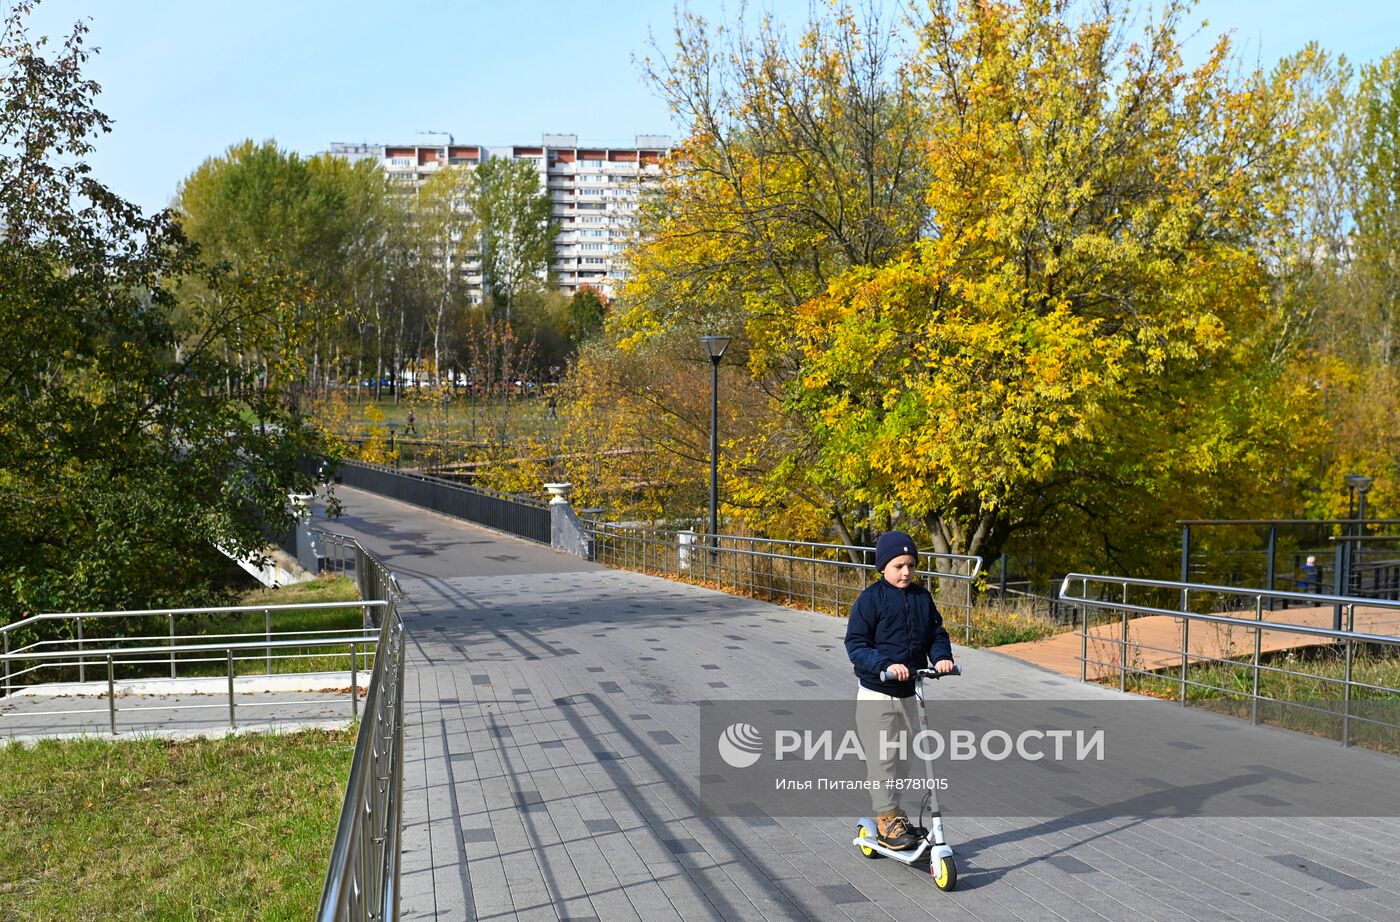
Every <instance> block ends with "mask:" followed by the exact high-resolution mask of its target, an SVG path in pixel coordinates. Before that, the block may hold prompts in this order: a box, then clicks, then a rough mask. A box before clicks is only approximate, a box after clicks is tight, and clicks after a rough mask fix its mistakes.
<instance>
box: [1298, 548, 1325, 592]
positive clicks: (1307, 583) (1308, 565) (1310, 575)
mask: <svg viewBox="0 0 1400 922" xmlns="http://www.w3.org/2000/svg"><path fill="white" fill-rule="evenodd" d="M1298 591H1299V592H1321V591H1322V571H1321V570H1319V569H1318V566H1317V558H1316V557H1314V556H1313V555H1312V554H1309V555H1308V559H1307V560H1306V561H1304V562H1303V574H1302V576H1301V577H1300V578H1299V579H1298Z"/></svg>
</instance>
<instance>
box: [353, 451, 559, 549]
mask: <svg viewBox="0 0 1400 922" xmlns="http://www.w3.org/2000/svg"><path fill="white" fill-rule="evenodd" d="M336 470H337V472H338V476H339V477H340V480H341V482H342V483H344V484H345V485H346V486H349V487H358V488H360V489H363V490H369V491H370V492H372V493H378V494H379V495H381V496H388V497H392V498H393V499H397V500H399V501H401V502H405V503H411V504H412V505H415V506H422V507H423V508H424V509H431V510H433V511H434V512H440V513H442V514H443V515H450V516H455V517H456V518H459V519H466V520H467V521H469V522H476V523H477V524H479V525H485V526H486V527H488V528H494V529H496V530H497V531H504V532H507V533H509V534H512V535H518V536H520V537H522V538H529V539H530V540H531V541H541V542H543V543H545V544H548V543H549V541H550V518H549V505H548V504H547V503H546V502H545V501H544V500H541V499H536V498H534V497H530V496H519V495H517V494H514V493H500V492H497V491H495V490H483V489H480V488H477V487H468V486H463V485H462V484H460V483H454V482H452V481H450V480H446V479H444V478H442V477H432V476H430V475H427V474H420V473H418V472H416V471H399V470H394V469H393V468H387V467H382V466H380V465H376V464H365V463H363V462H360V461H342V462H341V463H340V465H339V467H338V468H337V469H336Z"/></svg>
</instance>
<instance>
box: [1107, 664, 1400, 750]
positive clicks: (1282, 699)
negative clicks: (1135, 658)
mask: <svg viewBox="0 0 1400 922" xmlns="http://www.w3.org/2000/svg"><path fill="white" fill-rule="evenodd" d="M1260 663H1261V664H1262V665H1266V666H1273V667H1275V668H1276V669H1280V670H1282V669H1286V670H1288V671H1286V672H1278V671H1272V670H1267V669H1261V670H1260V672H1259V695H1260V697H1261V698H1263V699H1266V700H1263V701H1260V702H1259V710H1258V716H1259V720H1260V722H1261V723H1266V724H1270V725H1273V726H1278V727H1284V728H1287V729H1289V730H1297V731H1299V732H1302V733H1309V734H1312V735H1314V736H1322V737H1326V738H1328V739H1337V740H1339V739H1341V733H1342V719H1341V716H1340V715H1341V710H1342V685H1341V684H1340V682H1336V681H1328V680H1329V679H1342V678H1343V677H1344V676H1345V675H1346V660H1345V656H1344V654H1343V652H1342V650H1341V649H1340V648H1331V647H1318V648H1313V649H1308V650H1301V651H1289V652H1286V653H1274V654H1269V655H1266V656H1264V657H1261V659H1260ZM1180 674H1181V673H1180V669H1179V667H1178V668H1176V669H1166V670H1161V671H1159V672H1158V673H1149V674H1146V675H1129V676H1128V677H1127V682H1126V685H1127V690H1128V691H1131V692H1137V693H1138V694H1143V695H1150V696H1152V697H1154V698H1165V699H1168V700H1172V701H1176V700H1180V698H1181V685H1180V683H1179V681H1178V679H1179V678H1180ZM1186 678H1187V681H1188V682H1190V683H1195V684H1190V685H1187V687H1186V701H1187V703H1188V704H1191V705H1194V706H1197V707H1203V708H1207V709H1209V710H1211V711H1214V712H1216V713H1220V714H1226V715H1229V716H1232V717H1239V718H1243V719H1246V720H1248V719H1251V718H1252V716H1253V708H1252V702H1251V697H1250V696H1251V695H1252V693H1253V669H1252V667H1251V664H1250V663H1247V662H1228V663H1192V664H1190V665H1188V666H1187V668H1186ZM1352 680H1353V682H1360V683H1363V684H1366V685H1373V686H1378V688H1377V689H1367V688H1356V687H1353V689H1352V692H1351V704H1350V713H1351V714H1352V715H1356V716H1360V717H1363V718H1366V717H1369V718H1372V719H1374V720H1377V721H1381V722H1383V723H1385V724H1395V723H1396V722H1397V720H1398V719H1400V654H1398V653H1396V652H1395V650H1394V648H1388V649H1375V650H1372V649H1358V650H1356V651H1355V652H1354V655H1353V657H1352ZM1102 684H1104V685H1111V686H1116V685H1117V684H1118V679H1117V677H1112V678H1109V679H1104V680H1102ZM1347 732H1348V736H1349V740H1350V742H1351V743H1352V744H1354V745H1358V746H1365V747H1367V748H1371V749H1378V750H1381V751H1383V752H1391V753H1400V729H1397V728H1395V727H1393V726H1384V725H1378V724H1374V723H1367V722H1365V721H1364V720H1356V721H1352V722H1351V723H1350V726H1349V728H1348V731H1347Z"/></svg>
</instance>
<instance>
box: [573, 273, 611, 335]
mask: <svg viewBox="0 0 1400 922" xmlns="http://www.w3.org/2000/svg"><path fill="white" fill-rule="evenodd" d="M604 312H605V307H604V305H603V299H602V297H601V296H599V294H598V292H597V291H595V290H594V289H593V287H592V286H590V285H584V286H582V287H580V288H579V290H578V291H576V292H574V295H573V297H571V298H570V299H569V335H570V338H571V339H572V340H573V341H574V343H575V345H579V344H582V343H586V342H589V341H591V340H593V339H594V338H596V337H597V336H598V334H599V333H601V332H603V317H604Z"/></svg>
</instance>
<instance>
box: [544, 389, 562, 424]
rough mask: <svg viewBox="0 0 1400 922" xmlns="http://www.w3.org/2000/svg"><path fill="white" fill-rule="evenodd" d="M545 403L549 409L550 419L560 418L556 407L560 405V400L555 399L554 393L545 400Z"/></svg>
mask: <svg viewBox="0 0 1400 922" xmlns="http://www.w3.org/2000/svg"><path fill="white" fill-rule="evenodd" d="M544 405H545V408H546V409H548V410H549V418H550V419H558V418H559V414H558V413H557V412H555V408H556V407H557V406H558V402H557V401H556V400H555V398H554V395H553V394H550V395H549V399H548V400H546V401H545V403H544Z"/></svg>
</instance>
